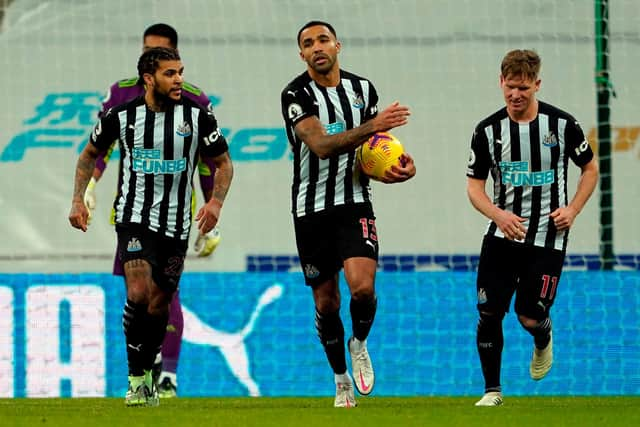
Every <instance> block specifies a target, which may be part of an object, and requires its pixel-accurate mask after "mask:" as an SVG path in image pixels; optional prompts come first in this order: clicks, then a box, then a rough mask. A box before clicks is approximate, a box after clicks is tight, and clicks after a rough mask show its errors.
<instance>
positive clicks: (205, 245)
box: [193, 227, 220, 257]
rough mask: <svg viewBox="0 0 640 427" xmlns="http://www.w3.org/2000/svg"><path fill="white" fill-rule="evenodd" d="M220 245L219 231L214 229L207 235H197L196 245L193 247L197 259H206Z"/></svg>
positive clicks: (216, 228)
mask: <svg viewBox="0 0 640 427" xmlns="http://www.w3.org/2000/svg"><path fill="white" fill-rule="evenodd" d="M219 243H220V230H219V229H218V227H215V228H214V229H213V230H211V231H210V232H208V233H207V234H198V238H197V239H196V243H195V245H194V247H193V249H195V251H196V252H197V253H198V256H199V257H207V256H209V255H211V254H212V253H213V251H215V250H216V248H217V247H218V244H219Z"/></svg>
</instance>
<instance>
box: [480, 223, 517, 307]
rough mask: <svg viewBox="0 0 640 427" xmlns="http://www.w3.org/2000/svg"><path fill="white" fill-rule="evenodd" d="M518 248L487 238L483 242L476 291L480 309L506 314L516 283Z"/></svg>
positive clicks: (503, 240) (494, 238) (508, 242)
mask: <svg viewBox="0 0 640 427" xmlns="http://www.w3.org/2000/svg"><path fill="white" fill-rule="evenodd" d="M519 252H520V251H519V248H518V247H516V246H514V244H513V243H512V242H510V241H508V240H507V239H501V238H498V237H494V236H489V235H486V236H485V237H484V239H483V240H482V249H481V250H480V261H479V263H478V276H477V280H476V291H477V295H478V304H477V307H478V310H479V311H482V312H485V313H506V312H508V311H509V305H510V303H511V298H512V297H513V293H514V291H515V287H516V283H517V277H518V273H517V264H518V263H517V260H518V256H519Z"/></svg>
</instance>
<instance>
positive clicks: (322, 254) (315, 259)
mask: <svg viewBox="0 0 640 427" xmlns="http://www.w3.org/2000/svg"><path fill="white" fill-rule="evenodd" d="M293 222H294V227H295V235H296V246H297V248H298V257H299V260H300V267H301V268H302V272H303V274H304V279H305V282H306V284H307V285H309V286H312V287H313V286H318V285H320V284H322V283H325V282H327V281H329V280H332V279H333V278H334V277H335V275H336V274H337V272H338V271H340V267H341V260H340V258H339V256H338V248H337V241H336V227H335V225H334V223H333V218H332V217H331V216H330V215H329V214H328V213H326V212H321V213H315V214H310V215H305V216H303V217H298V218H294V220H293Z"/></svg>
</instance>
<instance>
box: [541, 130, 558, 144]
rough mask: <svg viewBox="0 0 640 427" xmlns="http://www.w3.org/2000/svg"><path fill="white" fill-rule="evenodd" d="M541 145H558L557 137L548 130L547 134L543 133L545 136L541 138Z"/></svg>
mask: <svg viewBox="0 0 640 427" xmlns="http://www.w3.org/2000/svg"><path fill="white" fill-rule="evenodd" d="M542 145H544V146H545V147H555V146H556V145H558V138H556V136H555V135H554V134H553V132H550V133H549V135H545V137H544V138H542Z"/></svg>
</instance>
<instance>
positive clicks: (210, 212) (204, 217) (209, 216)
mask: <svg viewBox="0 0 640 427" xmlns="http://www.w3.org/2000/svg"><path fill="white" fill-rule="evenodd" d="M213 161H214V163H215V165H216V174H215V179H214V186H213V195H212V197H211V199H209V200H208V201H207V203H206V204H205V205H204V206H203V207H202V208H201V209H200V210H199V211H198V214H197V215H196V218H195V220H196V221H198V230H199V231H200V233H201V234H206V233H208V232H209V231H211V230H213V228H214V227H215V226H216V225H217V224H218V219H219V218H220V211H221V210H222V204H223V203H224V199H225V198H226V197H227V193H228V192H229V187H230V186H231V180H232V179H233V163H232V162H231V157H229V152H224V153H222V154H220V155H219V156H216V157H214V158H213Z"/></svg>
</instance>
